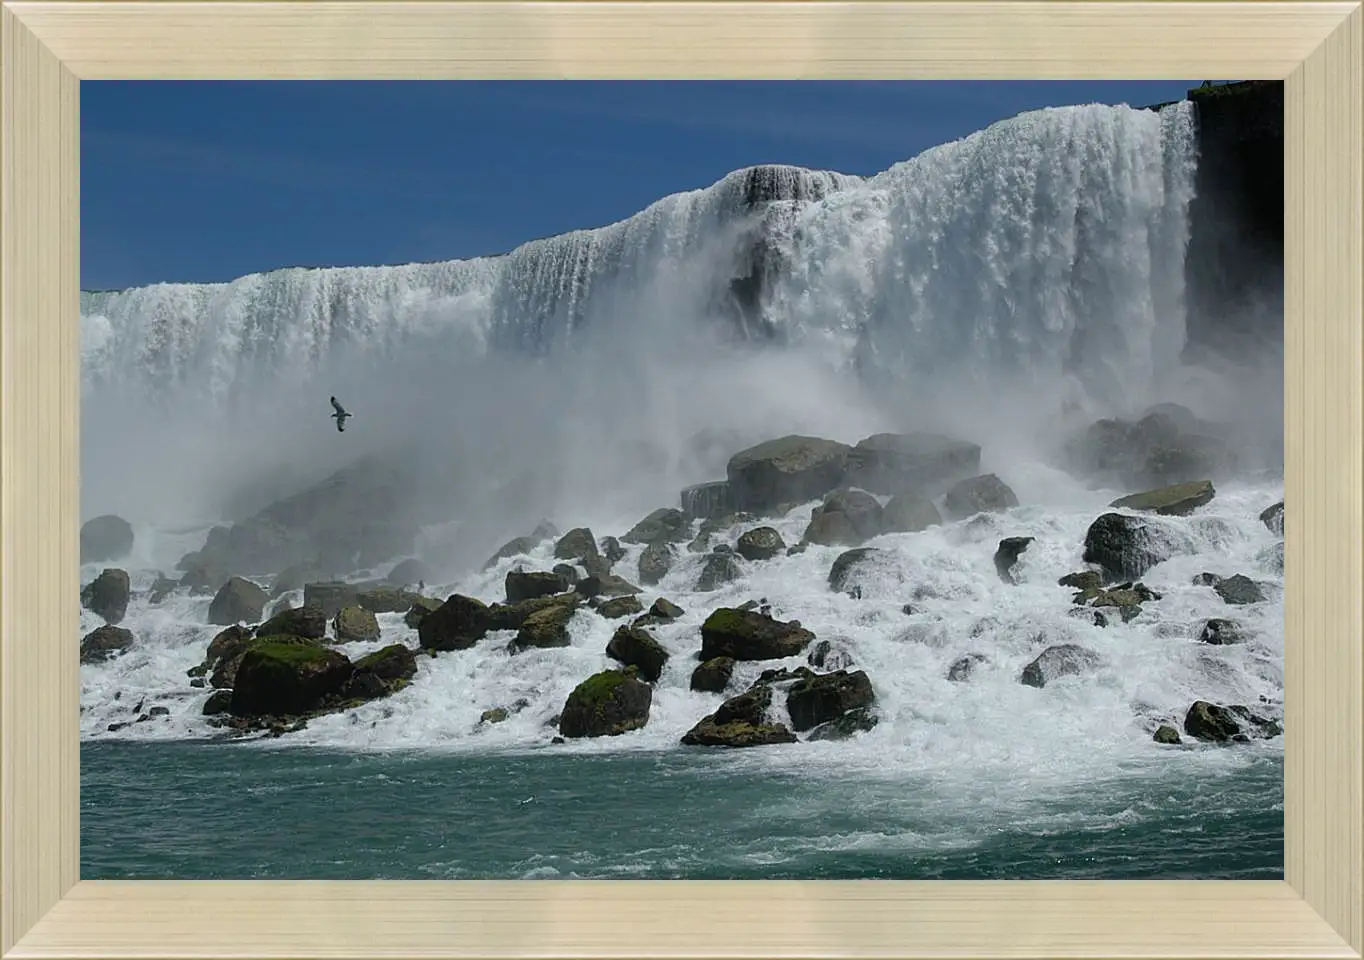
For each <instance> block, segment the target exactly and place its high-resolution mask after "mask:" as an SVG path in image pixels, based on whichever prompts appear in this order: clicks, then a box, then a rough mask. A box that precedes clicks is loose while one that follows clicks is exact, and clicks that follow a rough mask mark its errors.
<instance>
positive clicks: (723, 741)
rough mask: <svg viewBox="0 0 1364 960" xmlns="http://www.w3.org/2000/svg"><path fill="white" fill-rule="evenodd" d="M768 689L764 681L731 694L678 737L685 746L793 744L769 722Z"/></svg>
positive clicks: (788, 733) (791, 735)
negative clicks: (741, 691) (743, 690)
mask: <svg viewBox="0 0 1364 960" xmlns="http://www.w3.org/2000/svg"><path fill="white" fill-rule="evenodd" d="M771 705H772V688H771V687H770V686H768V685H766V684H763V685H760V686H756V687H754V688H752V689H751V690H748V691H746V692H744V693H741V694H739V695H738V696H737V697H731V698H730V699H728V700H726V701H725V702H724V703H722V704H720V708H719V709H718V710H716V711H715V712H714V713H712V714H710V715H709V716H707V717H704V718H702V719H701V721H700V722H699V723H697V724H696V726H694V727H692V728H691V729H690V730H688V731H687V732H686V733H685V734H684V735H683V737H682V743H683V744H685V745H687V746H699V747H760V746H766V745H768V744H774V743H795V742H796V740H797V738H796V735H795V734H794V733H792V732H791V731H790V729H788V728H787V727H786V726H785V725H784V724H780V723H771V722H769V721H768V719H767V711H768V709H769V708H770V707H771Z"/></svg>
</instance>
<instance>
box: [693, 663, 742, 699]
mask: <svg viewBox="0 0 1364 960" xmlns="http://www.w3.org/2000/svg"><path fill="white" fill-rule="evenodd" d="M734 663H735V660H734V658H733V657H713V658H711V659H710V660H707V661H706V662H705V663H702V664H701V665H699V666H698V667H697V668H696V669H695V670H693V671H692V674H691V689H692V690H695V691H697V692H700V693H724V692H725V687H727V686H729V680H730V677H732V676H733V675H734Z"/></svg>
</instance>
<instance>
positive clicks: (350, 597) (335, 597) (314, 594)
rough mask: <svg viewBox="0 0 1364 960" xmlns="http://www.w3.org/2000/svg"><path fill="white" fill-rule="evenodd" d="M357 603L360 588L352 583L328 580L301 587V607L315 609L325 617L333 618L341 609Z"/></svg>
mask: <svg viewBox="0 0 1364 960" xmlns="http://www.w3.org/2000/svg"><path fill="white" fill-rule="evenodd" d="M359 602H360V587H359V586H358V585H357V584H354V583H343V582H341V581H339V580H329V581H325V582H322V583H308V584H304V586H303V605H304V606H305V607H317V608H318V609H319V610H321V611H322V614H323V615H324V616H326V617H334V616H336V615H337V614H338V613H340V612H341V608H342V607H349V606H354V605H355V604H357V603H359Z"/></svg>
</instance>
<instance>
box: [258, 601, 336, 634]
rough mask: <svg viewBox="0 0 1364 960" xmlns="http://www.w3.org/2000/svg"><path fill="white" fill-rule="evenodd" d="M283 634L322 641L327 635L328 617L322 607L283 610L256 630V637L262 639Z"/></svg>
mask: <svg viewBox="0 0 1364 960" xmlns="http://www.w3.org/2000/svg"><path fill="white" fill-rule="evenodd" d="M281 634H284V635H288V636H292V637H303V638H304V639H305V640H321V639H322V638H323V637H325V636H326V635H327V615H326V614H325V613H323V612H322V609H321V608H320V607H299V608H298V609H297V610H283V611H281V612H279V613H277V614H275V615H274V616H273V617H271V618H270V619H269V620H267V621H265V622H264V623H262V624H261V625H260V627H259V628H258V629H257V630H256V635H257V636H261V637H269V636H276V635H281Z"/></svg>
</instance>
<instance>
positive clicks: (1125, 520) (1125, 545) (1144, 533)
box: [1082, 513, 1170, 580]
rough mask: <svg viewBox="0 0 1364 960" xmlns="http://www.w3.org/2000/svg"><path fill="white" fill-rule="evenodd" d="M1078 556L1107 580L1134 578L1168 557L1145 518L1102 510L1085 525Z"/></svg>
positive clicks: (1168, 553) (1166, 551)
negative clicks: (1082, 543)
mask: <svg viewBox="0 0 1364 960" xmlns="http://www.w3.org/2000/svg"><path fill="white" fill-rule="evenodd" d="M1082 558H1083V560H1084V561H1085V563H1093V564H1097V565H1098V566H1100V567H1102V568H1103V573H1104V575H1105V577H1106V578H1107V579H1109V580H1134V579H1136V578H1137V577H1140V576H1142V575H1143V574H1144V573H1146V571H1147V570H1150V569H1151V568H1152V567H1154V566H1155V565H1156V564H1158V563H1161V562H1162V561H1164V560H1168V559H1169V558H1170V552H1169V551H1168V549H1166V548H1165V547H1164V546H1163V545H1159V544H1158V543H1157V541H1156V539H1155V538H1154V537H1153V536H1151V528H1150V526H1149V524H1148V522H1147V521H1145V520H1143V519H1141V518H1139V517H1129V516H1125V515H1123V514H1120V513H1105V514H1104V515H1103V516H1101V517H1099V518H1098V519H1097V520H1095V521H1094V522H1093V523H1091V524H1090V525H1089V530H1088V531H1087V532H1086V533H1085V552H1084V554H1083V557H1082Z"/></svg>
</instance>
